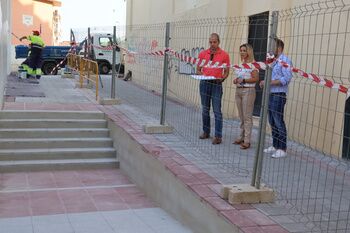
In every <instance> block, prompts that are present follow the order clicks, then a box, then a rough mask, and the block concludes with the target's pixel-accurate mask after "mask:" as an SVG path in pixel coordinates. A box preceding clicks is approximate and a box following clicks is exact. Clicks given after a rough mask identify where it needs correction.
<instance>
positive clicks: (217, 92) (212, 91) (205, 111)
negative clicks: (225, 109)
mask: <svg viewBox="0 0 350 233" xmlns="http://www.w3.org/2000/svg"><path fill="white" fill-rule="evenodd" d="M199 92H200V96H201V102H202V120H203V132H204V133H207V134H210V115H209V113H210V101H211V102H212V104H213V111H214V116H215V137H219V138H221V137H222V112H221V99H222V83H216V82H215V80H210V81H205V80H202V81H200V84H199Z"/></svg>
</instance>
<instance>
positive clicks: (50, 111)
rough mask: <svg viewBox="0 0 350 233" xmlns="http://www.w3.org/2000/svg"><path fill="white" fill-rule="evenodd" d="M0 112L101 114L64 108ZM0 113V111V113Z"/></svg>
mask: <svg viewBox="0 0 350 233" xmlns="http://www.w3.org/2000/svg"><path fill="white" fill-rule="evenodd" d="M1 112H4V113H8V112H14V113H31V112H33V113H56V112H58V113H67V114H69V113H83V114H84V113H85V114H89V113H101V114H103V112H101V111H66V110H63V111H59V110H2V111H1ZM0 114H1V113H0Z"/></svg>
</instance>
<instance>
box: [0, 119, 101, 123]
mask: <svg viewBox="0 0 350 233" xmlns="http://www.w3.org/2000/svg"><path fill="white" fill-rule="evenodd" d="M22 121H26V122H43V121H47V122H53V121H58V122H66V121H74V122H96V121H98V122H106V120H105V119H69V118H66V119H62V118H58V119H56V118H52V119H47V118H35V119H0V122H22Z"/></svg>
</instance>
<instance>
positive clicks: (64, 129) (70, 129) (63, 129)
mask: <svg viewBox="0 0 350 233" xmlns="http://www.w3.org/2000/svg"><path fill="white" fill-rule="evenodd" d="M7 131H20V132H21V131H28V132H32V131H41V132H46V131H55V132H56V131H65V132H67V131H68V132H69V131H109V129H107V128H14V129H13V128H5V129H0V132H7Z"/></svg>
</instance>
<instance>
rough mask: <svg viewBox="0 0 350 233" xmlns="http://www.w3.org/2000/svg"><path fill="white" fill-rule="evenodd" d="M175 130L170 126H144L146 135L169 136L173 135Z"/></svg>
mask: <svg viewBox="0 0 350 233" xmlns="http://www.w3.org/2000/svg"><path fill="white" fill-rule="evenodd" d="M173 130H174V128H173V127H172V126H169V125H144V126H143V131H144V132H145V133H146V134H158V133H159V134H167V133H172V132H173Z"/></svg>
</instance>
